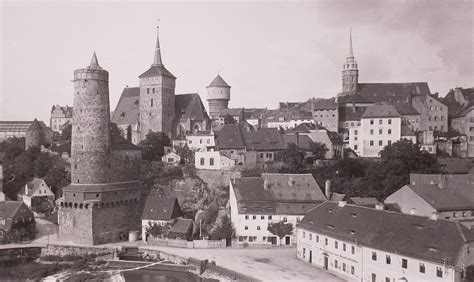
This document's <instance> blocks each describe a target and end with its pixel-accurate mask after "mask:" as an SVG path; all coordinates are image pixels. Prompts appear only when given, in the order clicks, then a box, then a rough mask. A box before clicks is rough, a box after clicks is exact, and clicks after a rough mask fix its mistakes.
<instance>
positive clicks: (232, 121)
mask: <svg viewBox="0 0 474 282" xmlns="http://www.w3.org/2000/svg"><path fill="white" fill-rule="evenodd" d="M236 123H237V121H236V120H235V119H234V118H233V117H232V116H231V115H230V114H227V115H225V116H224V124H236Z"/></svg>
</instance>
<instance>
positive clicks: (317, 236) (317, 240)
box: [316, 235, 319, 243]
mask: <svg viewBox="0 0 474 282" xmlns="http://www.w3.org/2000/svg"><path fill="white" fill-rule="evenodd" d="M316 243H319V235H316Z"/></svg>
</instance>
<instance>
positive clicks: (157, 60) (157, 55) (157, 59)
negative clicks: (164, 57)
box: [152, 26, 163, 66]
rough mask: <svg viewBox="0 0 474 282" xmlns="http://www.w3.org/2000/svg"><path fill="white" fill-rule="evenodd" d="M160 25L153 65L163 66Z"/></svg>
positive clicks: (157, 28) (157, 30)
mask: <svg viewBox="0 0 474 282" xmlns="http://www.w3.org/2000/svg"><path fill="white" fill-rule="evenodd" d="M159 31H160V27H159V26H157V27H156V46H155V57H154V58H153V65H152V66H162V65H163V62H162V61H161V50H160V35H159Z"/></svg>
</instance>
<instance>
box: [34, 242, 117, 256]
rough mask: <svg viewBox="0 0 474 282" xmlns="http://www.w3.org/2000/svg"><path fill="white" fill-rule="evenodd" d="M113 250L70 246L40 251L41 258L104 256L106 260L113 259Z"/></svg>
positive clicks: (52, 247) (52, 246)
mask: <svg viewBox="0 0 474 282" xmlns="http://www.w3.org/2000/svg"><path fill="white" fill-rule="evenodd" d="M114 252H116V251H115V249H114V248H113V247H108V248H98V247H84V246H70V245H48V246H46V247H44V248H42V249H41V256H42V257H44V256H59V257H64V256H85V255H92V254H94V255H98V256H105V257H106V258H108V259H113V258H114Z"/></svg>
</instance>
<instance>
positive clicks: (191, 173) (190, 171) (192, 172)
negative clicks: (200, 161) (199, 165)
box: [183, 164, 197, 178]
mask: <svg viewBox="0 0 474 282" xmlns="http://www.w3.org/2000/svg"><path fill="white" fill-rule="evenodd" d="M183 174H184V175H185V176H186V177H191V178H196V177H197V175H196V167H195V166H194V164H185V165H184V166H183Z"/></svg>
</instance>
